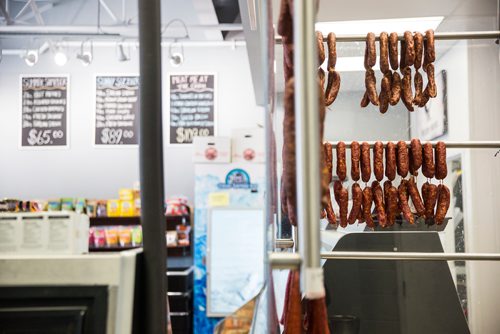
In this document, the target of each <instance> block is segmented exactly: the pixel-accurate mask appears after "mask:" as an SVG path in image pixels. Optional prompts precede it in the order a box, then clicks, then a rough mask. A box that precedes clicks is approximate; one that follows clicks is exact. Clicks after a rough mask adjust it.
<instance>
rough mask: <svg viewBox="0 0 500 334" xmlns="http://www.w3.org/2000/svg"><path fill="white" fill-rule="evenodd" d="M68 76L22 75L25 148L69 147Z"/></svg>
mask: <svg viewBox="0 0 500 334" xmlns="http://www.w3.org/2000/svg"><path fill="white" fill-rule="evenodd" d="M68 87H69V77H68V76H21V104H22V110H21V115H22V123H21V127H22V128H21V147H58V146H59V147H60V146H62V147H64V146H68V124H67V123H68Z"/></svg>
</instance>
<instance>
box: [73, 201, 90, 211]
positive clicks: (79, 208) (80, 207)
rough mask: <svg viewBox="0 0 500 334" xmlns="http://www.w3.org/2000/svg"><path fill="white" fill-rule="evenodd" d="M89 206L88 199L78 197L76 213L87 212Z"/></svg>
mask: <svg viewBox="0 0 500 334" xmlns="http://www.w3.org/2000/svg"><path fill="white" fill-rule="evenodd" d="M86 208H87V200H86V199H85V198H77V199H76V203H75V212H76V213H85V210H86Z"/></svg>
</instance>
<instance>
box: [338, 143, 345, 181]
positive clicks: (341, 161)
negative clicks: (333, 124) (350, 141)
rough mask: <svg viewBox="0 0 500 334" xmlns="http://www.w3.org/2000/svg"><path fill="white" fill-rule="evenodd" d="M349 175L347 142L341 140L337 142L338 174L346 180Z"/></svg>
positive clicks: (342, 179) (341, 178)
mask: <svg viewBox="0 0 500 334" xmlns="http://www.w3.org/2000/svg"><path fill="white" fill-rule="evenodd" d="M346 175H347V167H346V158H345V143H344V142H343V141H339V142H338V144H337V176H338V177H339V179H340V181H344V180H345V178H346Z"/></svg>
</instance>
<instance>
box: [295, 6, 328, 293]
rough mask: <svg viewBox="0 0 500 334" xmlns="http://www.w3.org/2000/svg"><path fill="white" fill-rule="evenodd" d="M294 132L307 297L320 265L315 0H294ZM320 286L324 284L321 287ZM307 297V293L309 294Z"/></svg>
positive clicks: (303, 266) (303, 274)
mask: <svg viewBox="0 0 500 334" xmlns="http://www.w3.org/2000/svg"><path fill="white" fill-rule="evenodd" d="M294 13H295V15H294V22H293V33H294V43H295V55H294V67H295V131H296V139H295V142H296V146H297V151H296V152H297V206H298V226H299V251H300V255H301V258H302V266H301V275H302V279H301V289H302V292H304V293H305V294H306V297H308V295H310V294H311V293H312V294H314V292H315V291H314V290H316V289H317V286H318V284H317V283H318V282H317V281H316V280H315V279H314V278H315V277H317V276H318V275H317V273H318V270H321V266H320V234H319V220H320V217H319V211H320V187H319V184H320V167H319V160H320V156H319V152H320V149H319V142H320V133H319V110H318V107H319V106H318V93H319V92H318V78H317V70H318V65H317V50H316V37H315V32H314V23H315V17H316V1H312V0H295V1H294ZM321 284H322V282H321ZM321 288H323V287H321ZM309 297H310V296H309Z"/></svg>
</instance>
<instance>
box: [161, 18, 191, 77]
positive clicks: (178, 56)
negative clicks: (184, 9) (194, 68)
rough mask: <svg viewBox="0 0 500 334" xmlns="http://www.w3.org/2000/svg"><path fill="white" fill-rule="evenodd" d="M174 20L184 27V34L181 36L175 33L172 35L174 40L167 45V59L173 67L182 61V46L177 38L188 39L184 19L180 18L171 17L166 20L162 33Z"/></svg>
mask: <svg viewBox="0 0 500 334" xmlns="http://www.w3.org/2000/svg"><path fill="white" fill-rule="evenodd" d="M176 22H177V23H179V24H180V25H181V26H182V27H183V28H184V35H183V36H179V35H177V36H175V37H173V38H174V42H173V43H171V44H170V45H169V47H168V55H169V60H170V64H171V65H172V66H173V67H179V66H181V65H182V63H183V62H184V48H183V46H182V44H181V43H179V42H178V41H179V39H189V31H188V29H187V26H186V24H185V23H184V21H182V20H180V19H173V20H171V21H170V22H168V23H167V24H166V25H165V27H164V28H163V30H162V34H163V33H165V32H166V31H167V30H168V29H169V28H170V26H171V25H172V24H173V23H176ZM167 38H168V37H167ZM176 48H177V50H176V51H174V50H175V49H176Z"/></svg>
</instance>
